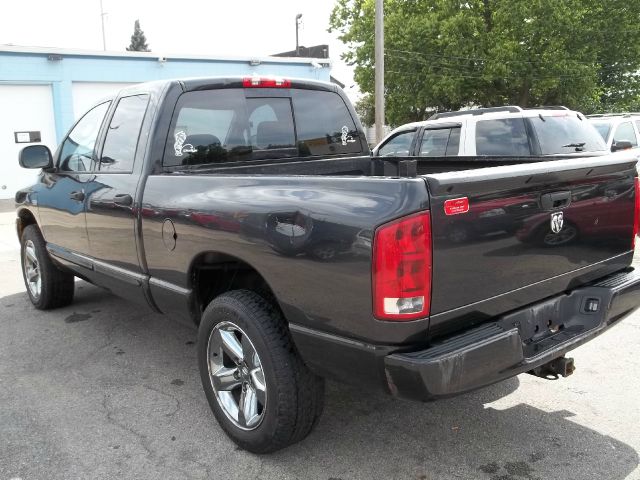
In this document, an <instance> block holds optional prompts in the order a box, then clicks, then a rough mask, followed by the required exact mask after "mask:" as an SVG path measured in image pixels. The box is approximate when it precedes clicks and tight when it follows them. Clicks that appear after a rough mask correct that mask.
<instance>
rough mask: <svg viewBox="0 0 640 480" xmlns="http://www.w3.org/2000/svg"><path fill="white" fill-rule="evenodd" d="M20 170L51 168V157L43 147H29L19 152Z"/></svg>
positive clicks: (47, 148)
mask: <svg viewBox="0 0 640 480" xmlns="http://www.w3.org/2000/svg"><path fill="white" fill-rule="evenodd" d="M18 161H19V162H20V166H21V167H22V168H51V167H52V166H53V157H52V156H51V150H49V147H47V146H45V145H29V146H28V147H24V148H23V149H22V150H21V151H20V156H19V158H18Z"/></svg>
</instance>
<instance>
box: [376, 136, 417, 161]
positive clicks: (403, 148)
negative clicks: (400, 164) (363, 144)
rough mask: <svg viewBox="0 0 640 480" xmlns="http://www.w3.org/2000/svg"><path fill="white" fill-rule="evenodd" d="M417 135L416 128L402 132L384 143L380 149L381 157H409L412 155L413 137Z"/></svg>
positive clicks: (379, 154)
mask: <svg viewBox="0 0 640 480" xmlns="http://www.w3.org/2000/svg"><path fill="white" fill-rule="evenodd" d="M415 136H416V131H415V130H409V131H407V132H401V133H399V134H397V135H395V136H394V137H391V138H390V139H389V140H387V141H386V143H384V145H382V146H381V147H380V148H379V149H378V156H379V157H391V156H393V157H408V156H410V155H411V144H412V143H413V137H415Z"/></svg>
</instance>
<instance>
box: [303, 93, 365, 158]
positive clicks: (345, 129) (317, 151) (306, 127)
mask: <svg viewBox="0 0 640 480" xmlns="http://www.w3.org/2000/svg"><path fill="white" fill-rule="evenodd" d="M292 96H293V109H294V112H295V119H296V131H297V134H298V148H299V151H300V156H302V157H304V156H308V155H339V154H345V153H360V152H362V142H361V139H360V134H359V133H358V129H357V128H356V124H355V122H354V120H353V118H352V117H351V114H350V113H349V109H348V108H347V106H346V105H345V103H344V101H343V100H342V98H341V97H340V95H338V94H337V93H335V92H326V91H320V90H294V91H292Z"/></svg>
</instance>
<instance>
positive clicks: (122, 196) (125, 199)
mask: <svg viewBox="0 0 640 480" xmlns="http://www.w3.org/2000/svg"><path fill="white" fill-rule="evenodd" d="M113 203H115V204H116V205H122V206H124V207H129V206H131V204H132V203H133V197H131V195H129V194H127V193H119V194H117V195H116V196H115V197H113Z"/></svg>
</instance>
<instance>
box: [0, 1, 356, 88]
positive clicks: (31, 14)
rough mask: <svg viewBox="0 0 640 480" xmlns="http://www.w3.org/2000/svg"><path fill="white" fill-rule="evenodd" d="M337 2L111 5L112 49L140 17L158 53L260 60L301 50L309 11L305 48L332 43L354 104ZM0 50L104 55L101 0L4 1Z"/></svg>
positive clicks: (107, 5) (338, 72) (337, 70)
mask: <svg viewBox="0 0 640 480" xmlns="http://www.w3.org/2000/svg"><path fill="white" fill-rule="evenodd" d="M333 5H334V2H333V0H315V1H313V0H229V1H228V0H209V1H198V0H179V1H176V2H161V1H158V0H155V1H154V0H103V6H104V11H105V13H106V16H105V32H106V37H107V50H113V51H122V50H124V49H125V48H126V47H127V46H128V45H129V41H130V37H131V34H132V33H133V23H134V21H135V20H136V19H140V24H141V27H142V30H143V31H144V33H145V35H146V37H147V43H148V44H149V47H150V48H151V50H152V51H153V52H154V53H157V54H158V55H166V56H170V55H171V54H176V53H182V54H202V55H211V56H215V55H243V56H244V55H246V56H251V55H256V56H264V55H269V54H273V53H278V52H283V51H288V50H295V16H296V14H298V13H302V15H303V17H302V24H301V27H300V45H304V46H310V45H318V44H323V43H327V44H329V53H330V57H331V59H332V61H333V69H332V74H333V76H334V77H336V78H337V79H339V80H340V81H342V82H343V83H344V84H346V87H345V90H346V92H347V93H348V94H349V95H350V96H351V97H352V98H354V97H355V95H356V92H357V87H353V88H351V87H352V85H353V84H354V82H353V76H352V69H351V68H350V67H348V66H346V65H345V64H344V62H342V61H341V60H340V53H341V52H342V51H343V49H344V47H343V45H342V43H341V42H340V41H339V40H337V38H336V34H335V33H333V34H330V33H328V32H327V28H328V26H329V15H330V13H331V10H332V8H333ZM0 44H14V45H26V46H41V47H63V48H78V49H85V50H86V49H96V50H102V32H101V26H100V0H75V1H74V0H27V1H17V2H14V1H11V2H9V1H7V2H2V14H1V15H0Z"/></svg>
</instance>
